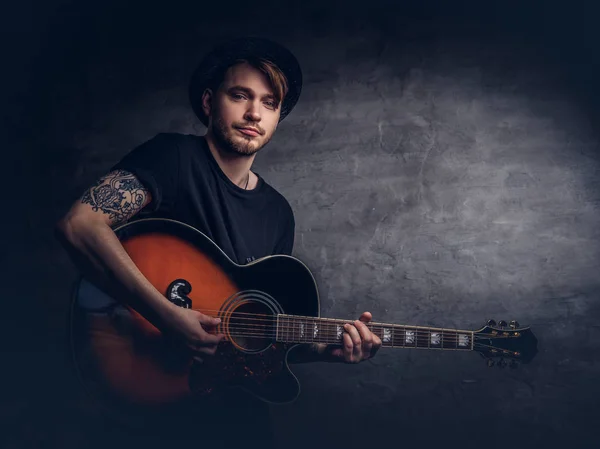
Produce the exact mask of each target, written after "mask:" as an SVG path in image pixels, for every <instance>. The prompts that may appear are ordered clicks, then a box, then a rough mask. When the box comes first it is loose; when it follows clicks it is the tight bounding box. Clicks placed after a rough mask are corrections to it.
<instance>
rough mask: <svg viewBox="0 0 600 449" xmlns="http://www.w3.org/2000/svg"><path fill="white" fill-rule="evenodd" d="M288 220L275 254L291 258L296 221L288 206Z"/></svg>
mask: <svg viewBox="0 0 600 449" xmlns="http://www.w3.org/2000/svg"><path fill="white" fill-rule="evenodd" d="M287 210H288V212H287V214H286V215H287V219H286V220H285V225H284V227H283V233H282V235H281V237H280V239H279V241H278V242H277V245H276V246H275V254H286V255H289V256H291V255H292V251H293V249H294V234H295V232H296V221H295V219H294V212H293V211H292V208H291V207H290V206H289V205H287Z"/></svg>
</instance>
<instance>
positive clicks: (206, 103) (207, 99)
mask: <svg viewBox="0 0 600 449" xmlns="http://www.w3.org/2000/svg"><path fill="white" fill-rule="evenodd" d="M212 101H213V92H212V90H211V89H209V88H206V89H204V93H203V94H202V111H203V112H204V114H205V115H206V116H207V117H210V111H211V108H212Z"/></svg>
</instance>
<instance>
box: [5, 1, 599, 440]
mask: <svg viewBox="0 0 600 449" xmlns="http://www.w3.org/2000/svg"><path fill="white" fill-rule="evenodd" d="M38 3H39V4H34V3H32V2H31V1H30V2H21V3H19V4H18V5H17V4H14V5H12V6H10V7H8V6H6V7H5V11H4V13H3V17H2V19H1V20H2V29H3V30H4V32H3V47H4V49H3V54H4V57H3V70H2V71H1V72H0V73H1V75H0V76H1V77H2V78H1V79H0V81H1V82H2V86H3V89H2V93H1V97H0V98H1V101H2V104H3V105H4V107H3V108H2V111H3V122H2V130H3V133H4V135H5V137H4V139H3V141H4V142H5V145H4V148H3V164H6V165H4V167H5V170H3V173H4V176H3V177H2V178H3V181H4V184H5V187H4V189H3V191H4V193H5V195H4V220H3V227H4V229H5V232H4V233H3V235H4V237H3V243H2V270H1V273H2V277H3V279H2V281H3V283H2V285H3V290H4V297H3V313H2V317H3V322H4V324H3V330H4V331H5V332H4V336H3V338H2V343H3V345H2V346H3V357H2V359H3V363H2V367H3V369H2V379H3V383H2V386H3V388H2V395H1V396H2V405H1V407H0V413H1V415H0V417H1V419H0V422H1V424H0V426H2V433H1V437H0V438H1V441H2V447H6V448H27V449H29V448H41V447H48V448H54V447H61V448H84V447H92V446H94V445H98V446H99V447H106V445H107V444H110V445H111V447H115V448H117V447H137V446H140V445H141V444H142V443H141V442H140V441H139V440H134V439H132V438H129V439H128V437H127V436H126V435H125V434H123V433H121V434H119V433H118V432H117V433H115V434H110V436H109V438H108V441H109V443H107V442H106V441H104V440H103V439H102V437H105V438H106V432H105V430H104V428H103V424H102V423H101V421H92V419H96V418H95V417H96V414H95V412H94V410H92V409H90V407H89V406H88V405H87V404H86V401H85V398H84V397H83V396H82V395H81V393H80V391H79V390H78V389H77V386H76V383H75V380H76V379H75V378H74V377H73V375H72V373H71V371H70V370H69V365H68V352H67V351H66V350H65V339H64V337H65V330H64V329H65V324H66V322H65V319H66V311H67V306H68V294H69V290H70V287H71V284H72V282H73V281H74V280H75V277H76V271H75V269H74V267H73V266H72V264H71V263H70V261H69V260H68V258H67V256H66V254H65V253H64V252H63V251H62V249H61V248H60V247H59V246H58V244H57V242H56V241H54V240H53V238H52V226H53V223H54V222H55V220H56V219H58V217H59V216H60V215H61V214H62V213H64V212H65V210H66V208H67V207H68V206H69V205H70V203H71V201H73V200H74V199H75V198H76V197H77V196H78V195H79V194H80V193H81V192H82V190H83V189H84V188H85V187H86V186H87V185H89V184H90V183H91V182H92V181H93V180H95V179H96V178H97V177H98V176H99V175H101V174H103V173H104V171H105V170H106V169H107V168H108V167H110V166H111V165H112V164H113V163H114V162H115V161H117V160H118V159H119V158H120V157H121V156H123V155H124V154H125V153H126V152H128V151H129V150H130V149H132V148H133V147H134V146H135V145H137V144H139V143H141V142H142V141H144V140H146V139H149V138H150V137H152V136H153V135H155V134H156V133H158V132H165V131H167V132H181V133H190V134H204V127H203V126H202V125H201V124H200V123H199V121H198V120H197V119H195V117H194V116H193V114H192V111H191V109H190V107H189V105H188V102H187V96H186V95H187V92H186V88H187V82H188V79H189V77H190V75H191V72H192V71H193V69H194V67H195V65H196V64H197V62H198V61H199V59H200V58H201V56H202V54H203V53H204V52H205V51H207V50H208V49H209V48H210V47H211V45H212V44H213V43H215V42H217V41H218V40H221V39H224V38H227V37H233V36H238V35H243V34H247V33H253V34H256V35H261V36H265V37H271V38H274V39H276V40H278V41H280V42H281V43H283V44H285V45H287V46H289V48H290V49H292V51H293V52H294V53H295V54H296V55H297V57H298V59H299V60H300V63H301V65H302V67H303V70H304V75H305V84H304V91H303V95H302V97H301V99H300V102H299V104H298V106H297V108H296V109H295V110H294V111H293V112H292V113H291V115H290V116H289V117H288V118H287V119H286V120H285V121H283V122H282V123H281V125H280V128H279V130H278V132H277V133H276V135H275V138H274V139H273V141H272V143H271V144H269V146H267V147H266V148H265V149H264V151H263V152H261V154H260V155H259V157H258V159H257V162H256V165H255V168H256V170H257V171H259V172H260V173H261V174H262V175H263V176H264V177H265V178H266V179H267V180H268V181H269V182H271V183H272V184H273V185H274V186H275V187H276V188H278V189H279V190H280V191H281V192H282V193H284V194H285V195H286V197H287V198H288V199H289V201H290V202H291V204H292V206H293V208H294V211H295V213H296V221H297V232H296V247H295V255H296V256H297V257H299V258H301V259H302V260H304V261H305V262H306V263H307V264H308V265H309V266H310V267H311V268H312V270H313V271H314V273H315V276H316V278H317V281H318V284H319V288H320V292H321V296H322V308H323V310H322V314H323V315H324V316H329V317H337V318H355V317H358V315H359V314H360V312H362V311H364V310H369V311H371V312H372V313H373V315H374V318H375V320H378V321H389V322H396V323H406V324H422V325H432V326H445V327H458V328H463V329H477V328H479V327H480V326H481V325H482V324H483V323H484V322H485V320H486V319H487V318H494V319H496V320H499V319H505V320H511V319H517V320H518V321H519V322H521V323H522V324H526V325H531V326H532V327H533V330H534V332H535V333H536V335H537V336H538V339H539V348H540V351H539V354H538V356H537V357H536V358H535V359H534V361H533V362H532V363H531V364H529V365H525V366H522V367H520V368H519V369H518V370H510V371H508V370H503V371H502V370H498V369H490V368H487V367H486V366H485V365H484V363H483V360H482V359H481V358H480V357H478V356H477V355H476V354H468V353H467V354H457V353H453V352H443V353H440V352H435V351H416V350H386V349H384V350H381V351H380V353H379V354H378V356H377V357H376V358H375V359H374V360H373V361H372V362H368V363H363V364H360V365H356V366H349V365H326V364H316V365H304V366H300V367H296V369H295V371H296V372H297V374H298V376H299V378H300V380H301V382H302V385H303V393H302V395H301V397H300V399H299V400H298V401H297V402H296V403H294V404H293V405H285V406H280V407H276V408H273V419H274V421H275V422H276V424H277V425H278V426H279V427H278V441H279V444H280V446H281V447H289V448H294V449H301V448H307V447H336V448H337V447H340V448H341V447H344V448H359V447H360V448H364V447H380V448H385V447H413V448H414V447H488V448H500V447H502V448H505V447H516V448H525V447H527V448H529V447H536V448H537V447H546V448H555V447H556V448H558V447H581V448H584V447H586V448H593V447H598V442H597V441H598V436H599V431H598V425H597V423H598V418H599V416H600V414H599V413H598V406H597V401H598V396H599V393H600V387H599V386H598V382H597V379H598V376H599V375H600V365H599V363H598V356H597V352H598V350H599V349H600V344H599V343H598V340H599V339H600V325H599V324H598V323H599V321H598V318H599V317H600V307H599V306H598V300H599V299H600V288H599V287H600V279H599V275H598V267H599V262H600V242H599V241H598V238H599V237H600V228H599V226H598V223H599V219H600V208H599V205H600V190H599V189H600V185H599V181H598V174H599V168H600V153H599V151H598V142H599V139H598V135H597V122H596V118H597V103H598V102H597V98H598V86H597V85H596V83H597V75H598V56H597V55H598V43H597V42H596V41H597V40H598V37H599V36H598V32H597V31H596V29H597V28H598V27H597V24H596V17H597V12H598V11H597V9H598V8H597V7H592V5H593V2H588V3H584V2H576V1H568V2H567V1H563V2H535V3H534V2H516V1H509V2H493V3H491V4H490V2H474V1H473V2H465V1H462V2H450V1H448V2H432V1H427V2H406V4H403V3H402V2H398V1H387V2H384V1H380V0H378V1H375V0H371V1H368V2H349V1H345V2H341V1H340V2H325V1H306V2H305V3H304V4H303V5H302V6H300V5H299V4H287V2H281V3H280V4H277V3H275V2H264V1H261V2H247V3H245V4H244V5H241V4H239V5H238V4H233V3H231V2H217V3H216V4H211V5H208V4H205V3H204V2H193V3H190V4H184V3H183V2H178V1H170V2H162V4H161V5H152V4H149V3H142V2H139V3H137V4H136V3H130V4H129V5H128V6H123V5H122V4H121V3H120V2H114V1H102V2H100V1H86V2H68V1H61V2H59V1H52V2H44V3H41V2H38ZM415 3H416V4H415ZM201 431H202V430H201V429H199V432H201ZM102 441H104V442H102ZM143 444H146V443H143ZM161 444H162V445H164V446H165V447H173V446H174V444H179V443H174V442H163V443H161ZM185 445H186V446H187V447H190V446H193V447H201V445H200V443H190V442H188V443H185Z"/></svg>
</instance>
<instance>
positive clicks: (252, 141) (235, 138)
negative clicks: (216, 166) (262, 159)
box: [212, 117, 271, 156]
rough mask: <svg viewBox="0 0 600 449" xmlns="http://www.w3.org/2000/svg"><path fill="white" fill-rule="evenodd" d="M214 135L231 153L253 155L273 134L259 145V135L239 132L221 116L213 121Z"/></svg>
mask: <svg viewBox="0 0 600 449" xmlns="http://www.w3.org/2000/svg"><path fill="white" fill-rule="evenodd" d="M212 131H213V136H214V138H215V142H216V144H217V145H218V146H219V147H220V148H222V149H223V150H224V151H225V152H227V153H229V154H238V155H241V156H252V155H254V154H256V153H258V151H259V150H260V149H261V148H263V147H264V146H265V145H266V144H267V143H269V141H270V140H271V136H264V135H263V136H261V137H265V140H264V141H263V143H262V145H258V144H257V142H256V139H257V137H258V136H257V137H254V138H253V137H251V136H247V137H245V136H244V135H243V134H240V133H238V131H237V130H236V129H234V128H233V127H231V128H230V127H228V126H227V124H226V123H225V122H224V121H223V120H222V119H221V118H220V117H217V118H215V120H214V121H213V127H212Z"/></svg>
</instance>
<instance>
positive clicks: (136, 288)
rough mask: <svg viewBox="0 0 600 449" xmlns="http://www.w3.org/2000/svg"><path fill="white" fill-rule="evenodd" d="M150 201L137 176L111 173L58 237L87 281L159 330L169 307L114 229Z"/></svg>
mask: <svg viewBox="0 0 600 449" xmlns="http://www.w3.org/2000/svg"><path fill="white" fill-rule="evenodd" d="M151 201H152V196H151V194H150V192H149V191H148V190H147V189H146V188H145V187H144V186H143V185H142V183H141V182H140V181H139V180H138V179H137V178H136V177H135V176H134V175H132V174H131V173H129V172H126V171H123V170H116V171H113V172H110V173H108V174H107V175H105V176H103V177H101V178H100V179H99V180H98V181H97V182H96V183H95V184H94V185H93V186H91V187H90V188H89V189H87V190H86V191H85V192H84V193H83V195H82V196H81V198H80V199H79V200H77V201H76V202H75V203H74V204H73V205H72V206H71V208H70V210H69V211H68V212H67V214H66V215H65V216H64V217H63V218H62V219H61V220H60V221H59V222H58V223H57V224H56V227H55V236H56V238H57V239H58V240H59V241H60V243H61V244H62V246H63V247H64V248H65V250H66V251H67V253H68V254H69V256H70V257H71V260H72V261H73V262H74V263H75V265H76V266H77V268H78V269H79V271H80V272H81V273H82V274H83V275H84V276H85V277H86V278H87V279H89V280H90V281H91V282H93V283H94V284H95V285H97V286H98V287H100V288H101V289H103V290H104V291H105V292H106V293H108V294H109V295H111V296H112V297H113V298H115V299H118V300H122V301H125V302H127V303H129V304H130V305H132V306H133V307H135V308H136V309H137V310H138V311H139V312H140V313H142V315H144V316H145V317H146V318H147V319H148V320H150V321H151V322H153V323H154V324H155V325H158V324H159V320H160V318H161V315H162V314H164V313H166V312H167V311H168V309H169V308H170V305H171V303H169V302H168V301H167V300H166V298H165V297H164V296H163V295H162V294H160V293H159V292H158V290H156V289H155V288H154V286H153V285H152V284H151V283H150V282H149V281H148V280H147V279H146V278H145V277H144V276H143V275H142V273H141V272H140V271H139V270H138V268H137V267H136V266H135V264H134V263H133V261H132V260H131V258H130V257H129V255H128V254H127V252H126V251H125V249H124V248H123V246H122V245H121V242H120V241H119V239H118V238H117V236H116V235H115V233H114V232H113V230H112V229H111V228H114V227H116V226H118V225H120V224H123V223H125V222H126V221H127V220H129V219H130V218H132V217H133V216H134V215H136V214H137V213H138V212H140V211H141V210H142V209H143V208H144V207H145V206H147V205H148V204H149V203H150V202H151Z"/></svg>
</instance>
